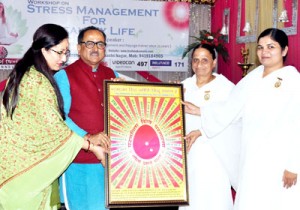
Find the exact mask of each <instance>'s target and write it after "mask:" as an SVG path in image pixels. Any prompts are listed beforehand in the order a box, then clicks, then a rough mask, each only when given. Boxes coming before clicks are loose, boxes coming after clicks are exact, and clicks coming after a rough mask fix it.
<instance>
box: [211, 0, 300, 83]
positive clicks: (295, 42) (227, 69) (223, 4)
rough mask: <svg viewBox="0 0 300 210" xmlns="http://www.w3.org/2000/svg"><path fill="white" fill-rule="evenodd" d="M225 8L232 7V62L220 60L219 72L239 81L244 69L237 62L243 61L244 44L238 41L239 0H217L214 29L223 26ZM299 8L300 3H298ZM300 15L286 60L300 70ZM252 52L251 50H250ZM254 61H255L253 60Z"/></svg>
mask: <svg viewBox="0 0 300 210" xmlns="http://www.w3.org/2000/svg"><path fill="white" fill-rule="evenodd" d="M224 8H230V28H229V43H228V44H226V46H227V48H228V52H229V55H230V62H229V63H224V62H223V60H222V59H219V60H218V62H219V63H218V65H219V70H218V72H219V73H221V74H223V75H224V76H226V77H227V78H228V79H230V80H231V81H232V82H234V83H237V82H238V81H239V80H240V79H241V78H242V70H241V69H240V68H239V67H238V65H237V62H241V61H242V56H241V53H240V49H241V47H244V44H238V43H236V31H237V17H238V1H237V0H217V1H216V4H215V6H214V7H212V15H211V17H212V19H211V21H212V31H217V30H219V29H221V28H222V15H221V14H223V10H224ZM298 10H299V4H298ZM259 21H261V20H259ZM299 21H300V17H299V16H298V28H297V35H291V36H289V52H288V57H287V60H286V63H285V64H286V65H293V66H295V67H296V68H297V69H298V70H300V59H299V58H300V51H299V49H300V43H299V40H300V33H299V32H300V29H299V28H300V27H299ZM250 53H251V52H250ZM252 62H253V61H252Z"/></svg>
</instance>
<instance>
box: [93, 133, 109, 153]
mask: <svg viewBox="0 0 300 210" xmlns="http://www.w3.org/2000/svg"><path fill="white" fill-rule="evenodd" d="M89 140H90V141H91V143H92V144H94V145H97V146H101V147H103V148H104V149H105V150H107V151H108V150H109V148H110V139H109V138H108V136H107V135H106V134H105V133H104V132H100V133H97V134H94V135H90V137H89Z"/></svg>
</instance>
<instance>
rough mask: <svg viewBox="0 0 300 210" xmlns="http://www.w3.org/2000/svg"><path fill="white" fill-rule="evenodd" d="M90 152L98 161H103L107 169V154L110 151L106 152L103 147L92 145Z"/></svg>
mask: <svg viewBox="0 0 300 210" xmlns="http://www.w3.org/2000/svg"><path fill="white" fill-rule="evenodd" d="M90 151H91V152H92V153H94V155H95V156H96V157H97V159H98V160H100V161H101V164H102V165H103V167H105V153H108V151H107V150H105V149H104V148H103V147H100V146H98V145H93V144H92V143H91V146H90Z"/></svg>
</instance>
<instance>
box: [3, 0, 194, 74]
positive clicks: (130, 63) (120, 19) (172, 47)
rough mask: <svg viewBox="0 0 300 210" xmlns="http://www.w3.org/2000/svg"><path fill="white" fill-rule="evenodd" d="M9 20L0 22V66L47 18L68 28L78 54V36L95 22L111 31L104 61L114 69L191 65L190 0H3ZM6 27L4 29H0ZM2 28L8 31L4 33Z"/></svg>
mask: <svg viewBox="0 0 300 210" xmlns="http://www.w3.org/2000/svg"><path fill="white" fill-rule="evenodd" d="M1 2H2V3H3V4H4V7H5V15H6V25H5V24H4V23H2V24H1V23H0V32H1V35H0V70H10V69H12V67H13V65H14V64H15V63H16V61H17V60H18V59H19V58H21V57H22V56H23V54H24V53H25V51H26V50H27V49H28V48H29V47H30V45H31V43H32V36H33V33H34V31H35V30H36V29H37V28H38V27H39V26H41V25H42V24H45V23H56V24H60V25H62V26H63V27H65V28H66V29H67V30H68V32H69V35H70V50H71V53H72V54H71V57H70V59H69V63H72V62H73V61H74V60H76V59H77V58H78V56H77V50H76V45H77V35H78V32H79V30H80V29H81V28H83V27H86V26H91V25H92V26H96V27H99V28H101V29H102V30H104V31H105V33H106V35H107V49H106V58H105V61H104V62H105V63H106V64H107V65H108V66H110V67H111V68H113V69H114V70H116V71H169V72H170V71H176V72H185V71H187V70H188V60H187V58H185V59H182V58H181V55H182V52H183V50H184V48H185V47H186V46H187V45H188V39H189V6H190V5H189V3H180V2H152V3H151V4H150V3H149V2H147V1H134V0H121V1H120V0H109V1H108V0H84V1H83V0H63V1H58V0H57V1H54V0H53V1H52V0H43V1H40V0H27V1H24V0H22V1H20V0H2V1H1ZM1 27H2V29H1ZM3 31H4V32H3Z"/></svg>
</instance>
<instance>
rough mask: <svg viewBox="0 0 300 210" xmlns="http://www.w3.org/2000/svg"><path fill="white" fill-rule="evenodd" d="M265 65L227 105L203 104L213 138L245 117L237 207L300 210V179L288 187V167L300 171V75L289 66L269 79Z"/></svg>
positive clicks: (240, 209) (237, 89)
mask: <svg viewBox="0 0 300 210" xmlns="http://www.w3.org/2000/svg"><path fill="white" fill-rule="evenodd" d="M263 71H264V67H263V66H259V67H258V68H256V69H255V70H253V71H252V72H251V73H250V74H248V75H247V76H246V77H245V78H244V79H243V80H241V81H240V82H239V83H238V84H237V86H236V87H235V88H234V89H233V91H232V94H231V95H230V96H229V98H228V100H227V102H226V103H225V104H222V105H220V104H214V105H213V106H210V107H201V116H202V117H201V119H202V128H203V129H204V130H205V132H206V134H207V135H208V136H210V135H215V134H217V133H219V132H221V131H222V130H223V129H224V127H226V126H228V125H229V124H231V123H232V121H233V120H234V119H236V118H239V119H241V120H242V126H243V131H242V141H241V161H240V170H239V185H238V188H237V197H236V201H235V207H234V209H235V210H254V209H255V210H299V209H300V199H299V198H300V183H299V180H298V183H297V184H296V185H295V186H292V187H291V188H289V189H285V188H284V187H283V182H282V177H283V172H284V170H285V169H286V170H288V171H291V172H293V173H297V174H299V172H300V74H299V73H298V71H297V70H296V69H295V68H294V67H292V66H287V67H284V68H282V69H279V70H276V71H274V72H273V73H271V74H269V75H267V76H266V77H263Z"/></svg>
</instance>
